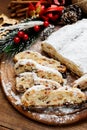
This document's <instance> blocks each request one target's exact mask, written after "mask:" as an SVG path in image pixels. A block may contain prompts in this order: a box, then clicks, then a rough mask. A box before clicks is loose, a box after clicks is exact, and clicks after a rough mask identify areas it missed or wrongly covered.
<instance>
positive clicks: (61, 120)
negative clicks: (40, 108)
mask: <svg viewBox="0 0 87 130" xmlns="http://www.w3.org/2000/svg"><path fill="white" fill-rule="evenodd" d="M40 119H41V120H47V121H49V122H51V121H55V122H56V123H59V124H64V123H66V122H67V121H72V120H74V119H75V114H74V115H72V116H71V115H65V116H56V115H48V114H40Z"/></svg>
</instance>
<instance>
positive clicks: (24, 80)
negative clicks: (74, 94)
mask: <svg viewBox="0 0 87 130" xmlns="http://www.w3.org/2000/svg"><path fill="white" fill-rule="evenodd" d="M34 85H45V86H46V87H49V88H50V89H58V88H59V87H62V86H61V85H60V84H59V83H58V82H56V81H53V80H48V79H43V78H39V77H37V75H36V74H35V73H32V72H24V73H21V74H19V75H17V77H16V90H17V91H18V92H25V91H26V90H27V89H28V88H31V87H32V86H34Z"/></svg>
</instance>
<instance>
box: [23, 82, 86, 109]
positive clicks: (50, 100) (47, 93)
mask: <svg viewBox="0 0 87 130" xmlns="http://www.w3.org/2000/svg"><path fill="white" fill-rule="evenodd" d="M85 101H86V96H85V94H84V93H83V92H81V91H80V89H78V88H69V87H62V88H59V89H56V90H52V89H50V88H46V87H45V86H44V85H36V86H33V87H32V88H30V89H28V90H27V91H26V92H25V93H24V94H23V96H22V98H21V102H22V105H23V106H25V107H29V106H44V107H45V106H57V105H58V106H60V105H64V104H66V103H69V104H79V103H82V102H85Z"/></svg>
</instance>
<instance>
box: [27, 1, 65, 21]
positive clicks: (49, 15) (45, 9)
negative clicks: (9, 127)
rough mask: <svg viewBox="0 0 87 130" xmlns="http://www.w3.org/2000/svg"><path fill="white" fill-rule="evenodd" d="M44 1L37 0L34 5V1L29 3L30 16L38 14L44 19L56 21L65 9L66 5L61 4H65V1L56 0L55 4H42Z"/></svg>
mask: <svg viewBox="0 0 87 130" xmlns="http://www.w3.org/2000/svg"><path fill="white" fill-rule="evenodd" d="M42 1H43V0H40V1H39V2H37V4H36V5H34V4H33V3H30V4H29V8H28V16H29V17H35V16H38V17H39V18H41V19H43V20H44V21H49V22H54V23H55V22H56V21H57V20H58V19H59V18H60V16H61V14H62V10H63V9H64V6H61V5H62V4H64V3H65V1H64V0H63V1H62V0H61V1H60V2H59V1H58V0H54V1H53V4H49V5H48V6H44V5H42Z"/></svg>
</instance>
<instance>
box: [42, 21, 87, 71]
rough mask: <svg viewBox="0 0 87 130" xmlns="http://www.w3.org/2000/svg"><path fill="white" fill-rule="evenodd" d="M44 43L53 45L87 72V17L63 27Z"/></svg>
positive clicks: (81, 69)
mask: <svg viewBox="0 0 87 130" xmlns="http://www.w3.org/2000/svg"><path fill="white" fill-rule="evenodd" d="M43 43H48V44H50V45H52V46H53V47H54V48H55V49H56V50H57V52H58V53H59V54H61V55H62V56H63V57H64V58H66V59H67V60H68V61H70V62H72V64H75V65H77V67H78V68H79V69H80V71H81V72H82V73H87V19H83V20H80V21H78V22H76V23H75V24H72V25H66V26H64V27H62V28H61V29H59V30H58V31H56V32H54V33H52V34H51V35H50V36H49V37H48V39H47V40H46V41H44V42H43Z"/></svg>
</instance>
